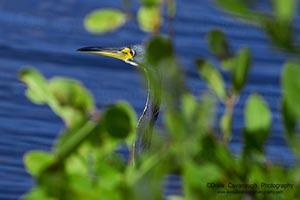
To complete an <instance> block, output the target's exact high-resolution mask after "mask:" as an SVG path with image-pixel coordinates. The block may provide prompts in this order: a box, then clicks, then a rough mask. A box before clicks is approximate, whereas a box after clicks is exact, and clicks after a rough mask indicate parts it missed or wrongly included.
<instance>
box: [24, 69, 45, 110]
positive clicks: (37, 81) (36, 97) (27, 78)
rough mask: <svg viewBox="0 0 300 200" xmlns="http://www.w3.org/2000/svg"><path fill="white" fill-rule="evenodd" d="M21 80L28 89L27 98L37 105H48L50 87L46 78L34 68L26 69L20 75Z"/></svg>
mask: <svg viewBox="0 0 300 200" xmlns="http://www.w3.org/2000/svg"><path fill="white" fill-rule="evenodd" d="M19 78H20V80H21V81H22V82H24V83H25V84H26V85H27V86H28V89H27V91H26V95H27V97H28V98H29V99H30V100H31V101H33V102H34V103H36V104H43V103H46V101H47V98H48V92H47V91H48V87H47V83H46V80H45V79H44V77H43V76H42V75H41V74H40V73H39V72H38V71H36V70H35V69H33V68H24V69H22V70H21V71H20V73H19Z"/></svg>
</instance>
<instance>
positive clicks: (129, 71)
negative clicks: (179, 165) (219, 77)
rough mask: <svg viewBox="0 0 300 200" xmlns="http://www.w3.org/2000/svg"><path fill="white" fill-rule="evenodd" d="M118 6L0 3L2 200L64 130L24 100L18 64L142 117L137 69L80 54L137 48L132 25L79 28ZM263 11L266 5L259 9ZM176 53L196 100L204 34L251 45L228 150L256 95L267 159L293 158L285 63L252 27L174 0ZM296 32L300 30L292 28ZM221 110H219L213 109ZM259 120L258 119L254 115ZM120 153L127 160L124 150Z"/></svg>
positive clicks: (80, 1) (27, 182)
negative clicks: (100, 30) (267, 130)
mask: <svg viewBox="0 0 300 200" xmlns="http://www.w3.org/2000/svg"><path fill="white" fill-rule="evenodd" d="M120 3H121V1H96V0H59V1H38V0H26V1H11V0H1V1H0V27H1V30H0V69H1V73H0V199H5V200H8V199H17V198H19V197H20V196H21V195H22V194H23V193H24V192H25V191H27V190H28V189H30V187H31V186H32V185H33V181H32V179H31V177H30V176H29V175H28V174H27V173H26V172H25V170H24V166H23V161H22V156H23V154H24V153H25V152H27V151H29V150H33V149H44V150H50V148H51V145H52V144H53V142H54V139H55V137H56V136H57V134H58V133H59V131H60V130H61V129H62V128H63V124H62V122H61V121H60V119H59V118H58V117H56V116H55V115H54V114H53V113H52V112H51V111H50V109H49V108H48V107H47V106H37V105H33V104H32V103H31V102H29V101H28V100H27V99H26V98H25V96H24V89H25V87H24V85H23V84H21V83H20V82H19V81H18V79H17V74H18V71H19V70H20V69H21V68H22V67H24V66H34V67H36V68H37V69H38V70H40V71H41V72H42V73H43V74H45V75H46V76H47V77H52V76H55V75H61V76H69V77H73V78H75V79H78V80H80V81H82V82H83V83H84V84H85V85H86V86H87V87H88V88H89V89H90V90H91V91H92V93H93V94H94V96H95V99H96V102H97V106H98V107H102V106H104V105H106V104H110V103H114V102H116V101H118V100H121V99H122V100H127V101H128V102H130V103H131V104H132V105H133V106H134V108H135V109H136V111H137V112H138V113H141V111H142V108H143V106H144V101H145V98H146V94H145V89H144V87H143V81H142V79H141V78H140V76H139V75H138V72H137V71H136V69H135V68H133V67H131V66H128V65H127V64H125V63H123V62H120V61H117V60H113V59H110V58H104V57H97V56H94V55H87V54H80V53H78V52H76V51H75V49H77V48H79V47H83V46H91V45H99V46H123V45H129V44H135V43H140V42H142V41H144V40H145V39H146V38H147V37H148V35H146V34H145V33H143V32H141V31H140V30H139V29H138V26H137V24H136V22H134V21H133V22H131V23H129V24H127V25H126V26H124V27H123V28H121V29H120V30H119V31H118V32H115V33H112V34H108V35H102V36H95V35H91V34H89V33H87V32H86V31H85V30H84V28H83V25H82V20H83V18H84V16H85V15H86V14H87V13H88V12H90V11H92V10H93V9H95V8H102V7H120V5H119V4H120ZM258 6H261V7H262V8H264V5H263V4H262V5H258ZM174 23H175V24H174V25H175V31H176V40H175V41H176V51H177V53H178V55H179V56H180V59H181V60H180V62H181V63H182V65H183V67H184V69H185V70H186V71H187V74H188V77H187V82H188V85H189V87H190V89H191V91H193V92H194V93H195V94H199V93H201V91H203V90H204V89H205V85H204V84H203V83H202V82H201V81H200V80H199V78H198V74H197V72H196V70H195V66H194V64H193V59H194V58H195V57H197V56H199V57H206V58H210V57H211V56H210V54H209V52H208V50H207V44H206V42H205V34H206V33H207V32H208V31H209V30H210V29H211V28H221V29H223V30H224V31H225V32H226V33H227V34H228V35H229V38H230V42H231V43H232V45H233V47H234V48H235V49H238V48H240V47H243V46H249V47H250V48H251V50H252V51H253V57H254V62H253V68H252V69H251V72H250V78H249V80H248V81H249V84H248V85H247V87H246V88H245V91H244V93H243V94H242V96H241V98H240V101H239V103H238V105H237V107H236V109H235V114H234V119H235V123H234V134H235V135H234V138H233V141H232V144H231V148H232V150H233V151H235V152H238V151H239V149H240V148H241V136H240V135H241V132H242V127H243V120H242V118H243V113H242V111H243V107H244V103H245V100H246V98H247V97H248V96H249V94H250V93H251V92H254V91H256V92H259V93H260V94H261V95H263V97H264V98H265V100H266V101H267V102H268V103H269V105H270V107H271V109H272V112H273V122H274V123H273V127H272V134H271V138H270V140H269V141H268V143H267V144H268V145H267V149H266V150H267V153H268V155H269V157H270V158H271V159H272V160H274V161H276V162H282V163H285V164H288V163H291V162H293V160H294V158H293V157H292V154H291V152H290V150H289V149H288V148H287V146H286V143H285V140H284V136H283V133H282V127H281V125H280V124H281V119H280V115H279V105H280V95H281V90H280V72H281V70H282V65H283V63H284V61H285V60H286V59H287V58H288V56H287V55H283V54H280V53H277V52H275V51H274V50H272V48H270V46H269V45H268V42H267V38H266V37H265V35H264V34H263V33H262V32H261V31H260V30H259V29H255V28H253V27H251V26H248V25H244V24H241V23H239V22H237V21H235V20H234V19H233V18H230V17H228V16H225V15H222V14H221V12H220V11H219V10H218V9H217V8H216V7H214V5H213V4H212V3H210V1H209V0H201V1H196V0H184V1H183V0H179V1H178V4H177V17H176V20H175V22H174ZM298 30H299V29H298ZM218 112H219V113H221V112H222V108H220V109H219V110H218ZM257 114H259V113H257ZM120 153H123V154H125V155H126V153H127V152H126V151H125V150H122V149H121V150H120ZM179 184H180V182H179V180H178V179H177V178H176V177H172V176H170V177H169V181H168V183H167V189H166V193H176V192H178V191H179Z"/></svg>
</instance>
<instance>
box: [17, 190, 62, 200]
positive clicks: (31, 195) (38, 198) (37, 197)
mask: <svg viewBox="0 0 300 200" xmlns="http://www.w3.org/2000/svg"><path fill="white" fill-rule="evenodd" d="M22 200H56V198H54V197H49V196H48V195H47V194H46V193H45V192H44V190H42V189H41V188H34V189H32V190H31V191H29V192H28V193H27V194H26V195H25V196H24V197H22Z"/></svg>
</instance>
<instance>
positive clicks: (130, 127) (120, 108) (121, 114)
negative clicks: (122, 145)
mask: <svg viewBox="0 0 300 200" xmlns="http://www.w3.org/2000/svg"><path fill="white" fill-rule="evenodd" d="M102 120H103V121H102V122H103V125H104V127H105V129H106V131H107V132H108V133H109V135H110V136H111V137H112V138H118V139H125V138H127V137H128V136H129V135H130V134H132V133H133V132H134V131H135V126H136V122H137V120H136V116H135V114H134V111H133V109H132V107H131V106H129V105H128V104H127V103H125V102H120V103H118V104H116V105H114V106H111V107H109V108H107V109H106V111H105V112H104V113H103V116H102Z"/></svg>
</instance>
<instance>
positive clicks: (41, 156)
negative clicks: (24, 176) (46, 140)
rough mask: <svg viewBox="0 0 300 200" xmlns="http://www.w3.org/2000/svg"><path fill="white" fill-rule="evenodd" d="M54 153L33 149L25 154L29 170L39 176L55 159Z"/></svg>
mask: <svg viewBox="0 0 300 200" xmlns="http://www.w3.org/2000/svg"><path fill="white" fill-rule="evenodd" d="M53 158H54V157H53V155H51V154H50V153H48V152H45V151H31V152H28V153H26V155H25V156H24V162H25V166H26V168H27V170H28V171H29V172H30V173H31V174H32V175H34V176H38V175H39V174H40V173H41V172H42V171H43V169H45V168H46V167H48V166H49V165H50V164H51V163H52V161H53Z"/></svg>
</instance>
